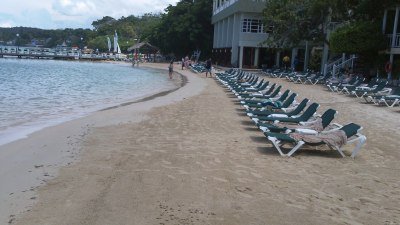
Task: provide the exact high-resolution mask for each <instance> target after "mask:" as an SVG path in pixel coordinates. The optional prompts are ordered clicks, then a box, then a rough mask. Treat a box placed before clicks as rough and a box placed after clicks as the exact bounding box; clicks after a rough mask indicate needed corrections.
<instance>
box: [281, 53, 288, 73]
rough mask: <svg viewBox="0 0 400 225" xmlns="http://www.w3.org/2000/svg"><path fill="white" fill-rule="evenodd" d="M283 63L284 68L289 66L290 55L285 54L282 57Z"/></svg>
mask: <svg viewBox="0 0 400 225" xmlns="http://www.w3.org/2000/svg"><path fill="white" fill-rule="evenodd" d="M282 61H283V65H284V66H285V70H286V69H288V68H289V65H290V57H289V56H287V55H286V56H285V57H283V60H282Z"/></svg>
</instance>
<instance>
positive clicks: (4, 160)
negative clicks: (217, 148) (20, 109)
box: [0, 64, 202, 224]
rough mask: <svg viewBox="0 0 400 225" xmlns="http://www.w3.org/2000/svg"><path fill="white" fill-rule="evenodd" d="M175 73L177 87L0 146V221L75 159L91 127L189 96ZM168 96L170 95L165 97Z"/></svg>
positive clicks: (136, 118)
mask: <svg viewBox="0 0 400 225" xmlns="http://www.w3.org/2000/svg"><path fill="white" fill-rule="evenodd" d="M143 67H145V66H143ZM147 67H148V68H152V69H159V70H162V71H166V69H163V68H166V66H165V65H164V66H163V67H161V66H157V65H150V64H149V65H148V66H147ZM178 74H179V73H178ZM177 76H179V77H177ZM177 76H175V79H180V81H179V82H178V83H179V86H178V87H177V88H174V89H171V90H168V91H162V92H159V93H156V94H152V95H150V96H145V97H142V98H140V99H136V100H133V101H127V102H125V103H122V104H119V105H116V106H113V107H107V108H104V109H102V110H97V111H95V112H93V113H90V114H89V115H86V116H84V117H80V118H75V119H72V120H69V121H65V122H62V123H61V124H57V125H53V126H49V127H45V128H43V129H40V130H38V131H35V132H33V133H31V134H29V135H28V136H27V137H26V138H22V139H19V140H16V141H13V142H10V143H7V144H4V145H1V146H0V176H1V177H0V180H3V181H7V183H6V184H4V185H1V186H0V200H1V201H0V202H2V203H1V205H0V224H2V223H3V222H10V221H11V222H12V221H13V220H14V219H15V215H17V214H19V213H21V212H23V211H26V210H29V208H30V207H31V206H32V205H33V204H34V203H35V201H36V198H37V196H36V190H37V189H38V188H39V187H42V186H43V185H46V183H47V182H48V181H49V180H51V179H53V178H54V177H56V176H57V174H58V170H59V169H60V168H62V167H64V166H68V165H71V164H73V163H74V162H76V161H79V156H80V154H81V151H82V148H81V146H80V143H82V141H84V139H85V137H86V136H87V135H88V134H89V133H90V132H91V130H92V129H95V128H96V127H102V126H113V125H118V124H124V123H137V122H140V121H142V120H145V119H146V118H147V117H146V113H147V112H148V111H149V110H151V109H152V108H155V107H159V106H162V105H165V104H172V103H174V102H176V101H180V100H182V99H181V98H182V97H181V96H179V95H177V94H174V93H175V92H185V93H186V95H187V96H190V95H191V94H190V92H189V91H180V90H181V89H182V88H183V87H184V86H185V85H186V83H187V82H188V81H187V78H185V76H184V75H183V74H179V75H177ZM175 82H176V81H175ZM200 86H201V85H200ZM201 88H202V87H200V89H201ZM195 89H196V88H195ZM198 91H199V90H198ZM171 95H172V96H173V97H169V96H171ZM186 95H182V96H186ZM161 98H164V99H163V100H161ZM10 215H11V216H10Z"/></svg>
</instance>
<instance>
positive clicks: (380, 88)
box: [374, 81, 388, 92]
mask: <svg viewBox="0 0 400 225" xmlns="http://www.w3.org/2000/svg"><path fill="white" fill-rule="evenodd" d="M387 83H388V82H387V81H381V82H380V83H379V84H378V86H376V88H375V89H374V92H378V91H382V90H383V89H384V88H385V87H386V84H387Z"/></svg>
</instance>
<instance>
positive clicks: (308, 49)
mask: <svg viewBox="0 0 400 225" xmlns="http://www.w3.org/2000/svg"><path fill="white" fill-rule="evenodd" d="M309 61H310V48H309V46H308V41H306V50H305V51H304V65H303V70H304V71H307V69H308V62H309Z"/></svg>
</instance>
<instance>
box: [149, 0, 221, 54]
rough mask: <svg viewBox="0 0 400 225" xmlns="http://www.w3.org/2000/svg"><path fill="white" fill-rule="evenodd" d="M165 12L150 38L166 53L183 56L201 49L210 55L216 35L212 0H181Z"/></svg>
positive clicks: (203, 52)
mask: <svg viewBox="0 0 400 225" xmlns="http://www.w3.org/2000/svg"><path fill="white" fill-rule="evenodd" d="M165 11H166V13H165V14H163V15H161V22H160V23H159V25H158V26H156V27H155V28H154V29H153V31H152V32H151V34H150V35H149V37H148V39H149V40H150V41H151V42H152V43H154V44H155V45H156V46H158V47H159V48H160V49H161V51H162V52H163V53H165V54H169V53H172V54H174V55H176V56H177V57H182V56H185V55H188V54H190V53H191V52H192V51H193V50H201V51H202V56H203V57H208V56H209V55H210V53H211V49H212V38H213V26H212V25H211V16H212V0H196V1H192V0H181V1H180V2H178V3H177V5H176V6H172V5H170V6H168V7H167V8H166V9H165Z"/></svg>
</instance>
